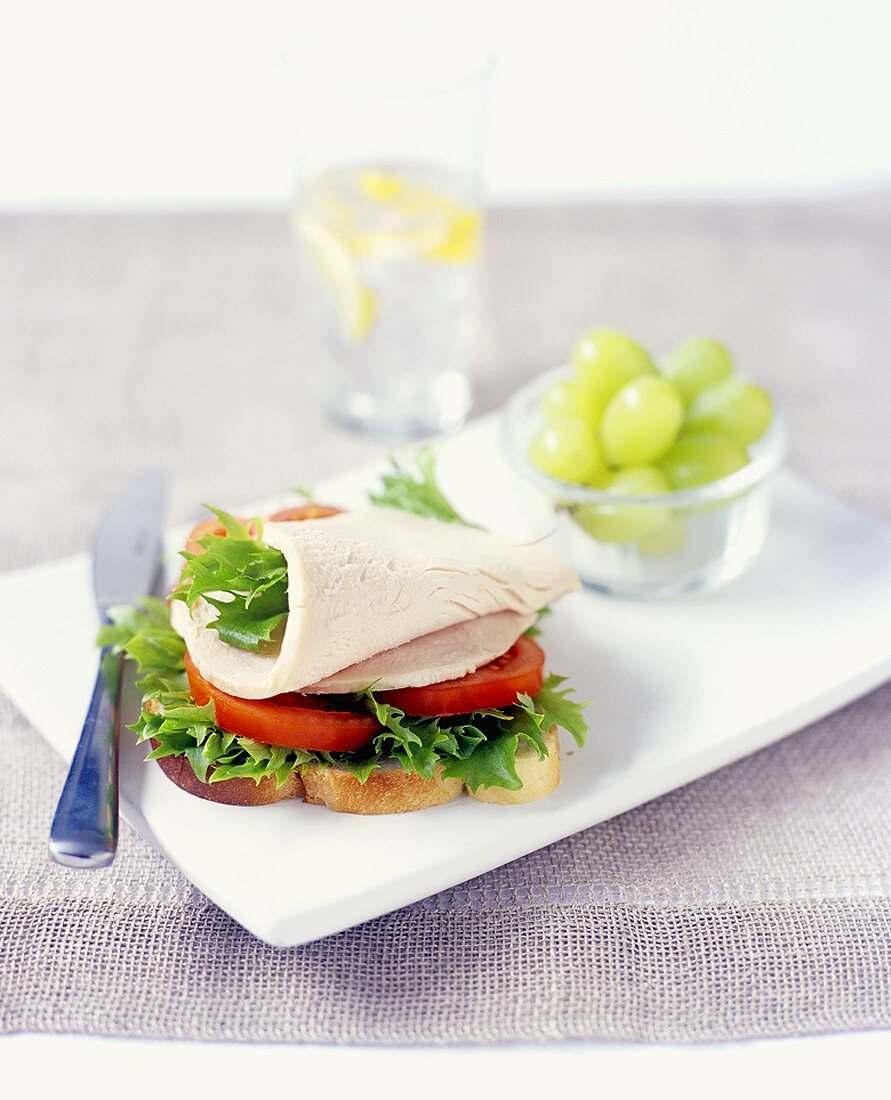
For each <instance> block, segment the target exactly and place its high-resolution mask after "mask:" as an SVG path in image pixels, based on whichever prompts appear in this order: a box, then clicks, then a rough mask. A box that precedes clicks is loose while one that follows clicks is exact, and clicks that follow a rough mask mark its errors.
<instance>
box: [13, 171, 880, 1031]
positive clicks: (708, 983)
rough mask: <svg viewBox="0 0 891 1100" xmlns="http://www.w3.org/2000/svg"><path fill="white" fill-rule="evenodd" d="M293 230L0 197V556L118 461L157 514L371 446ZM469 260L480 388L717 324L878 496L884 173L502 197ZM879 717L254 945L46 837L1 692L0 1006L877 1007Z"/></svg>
mask: <svg viewBox="0 0 891 1100" xmlns="http://www.w3.org/2000/svg"><path fill="white" fill-rule="evenodd" d="M292 249H293V246H292V242H291V241H290V239H289V236H288V229H287V224H286V219H285V218H284V216H275V215H251V214H238V215H231V214H215V215H211V216H201V215H189V216H163V217H133V216H129V217H104V218H103V217H45V216H40V215H30V216H26V217H5V218H0V383H2V392H3V395H4V400H5V402H6V404H5V405H4V406H3V410H2V413H0V415H2V425H3V430H2V432H0V497H2V508H0V568H13V567H16V566H19V565H25V564H28V563H29V562H32V561H35V560H46V559H49V558H54V557H59V556H62V555H64V554H67V553H70V552H73V551H76V550H82V549H84V548H85V546H86V544H87V540H88V538H89V534H90V532H91V530H92V529H93V527H94V525H95V522H96V519H97V518H98V515H99V512H100V510H101V508H102V506H103V505H104V503H105V502H106V500H107V498H108V496H109V495H110V494H111V493H113V492H114V491H115V490H116V489H118V488H119V487H120V486H121V485H122V484H123V482H124V480H125V479H126V478H127V476H129V475H130V474H132V473H134V472H136V471H137V470H139V469H140V468H142V467H144V466H145V465H146V464H147V463H152V464H153V465H163V466H165V467H167V468H168V469H169V470H170V471H171V473H172V474H173V475H174V480H173V483H172V490H173V491H172V500H171V513H170V519H171V521H180V520H185V519H187V518H188V517H189V516H190V515H192V514H194V508H195V502H196V501H200V500H217V501H220V502H223V503H226V502H233V503H237V502H238V501H241V500H251V499H256V498H258V497H261V496H264V495H267V494H268V493H270V492H272V491H276V490H278V489H280V488H282V487H284V486H287V485H291V484H298V483H300V484H306V483H312V482H313V481H314V480H316V479H318V478H320V477H322V476H324V475H325V474H327V473H335V472H337V471H339V470H342V469H346V468H348V467H350V466H352V465H355V464H357V463H358V462H360V461H362V460H364V459H366V458H368V457H370V456H371V455H372V454H373V453H375V452H376V450H377V448H376V447H375V445H374V444H373V443H371V442H370V441H367V440H361V439H358V438H356V437H352V436H348V435H345V434H343V433H339V432H337V431H336V430H334V429H332V428H331V427H330V426H329V425H327V424H325V423H324V421H322V420H321V419H320V418H319V417H318V416H317V415H316V414H315V413H314V411H313V409H312V405H311V402H310V399H309V390H310V381H311V371H310V369H309V367H310V366H311V364H309V363H308V362H307V361H306V360H305V359H304V358H303V357H302V356H301V352H300V343H299V339H298V334H299V326H300V316H299V310H300V303H299V299H298V291H297V288H296V285H295V282H294V278H293V271H292V267H291V264H292ZM487 257H488V258H487V272H486V276H487V278H486V282H485V285H486V308H485V315H484V341H483V347H482V354H481V362H480V370H479V385H478V391H479V394H480V404H479V409H481V410H483V411H484V410H485V409H487V408H491V407H493V406H494V405H495V404H497V403H498V402H499V401H500V400H502V399H503V398H504V396H505V394H506V392H508V391H509V390H510V389H512V388H513V387H514V386H515V385H517V384H519V383H520V382H522V381H523V380H524V379H525V378H527V377H529V376H531V375H532V374H533V373H534V372H536V371H538V370H541V369H543V368H545V367H549V366H552V365H553V364H555V363H557V362H560V361H561V359H563V358H564V357H565V355H566V350H567V344H568V341H569V340H571V339H572V336H573V335H574V334H575V333H577V332H579V331H581V330H582V329H583V328H585V327H587V326H589V325H591V324H592V323H605V324H610V325H616V326H618V327H621V328H627V329H628V330H629V331H632V332H633V333H635V335H638V336H639V337H640V339H642V340H643V341H644V342H645V343H647V344H650V345H651V346H653V347H666V346H669V345H670V344H671V343H672V342H673V341H675V340H677V339H679V338H681V337H683V336H685V335H688V334H689V333H691V332H696V331H703V330H704V331H709V332H714V333H718V334H720V335H722V336H723V337H725V338H726V339H727V340H728V342H729V343H730V344H731V345H732V347H733V348H734V349H735V351H736V352H737V353H738V355H739V356H740V360H741V362H742V363H743V364H744V366H745V367H746V368H747V369H749V370H750V371H751V372H752V373H754V374H756V375H757V376H758V378H759V380H762V381H763V382H764V383H765V384H766V385H767V386H768V387H769V388H770V390H771V392H773V393H774V394H775V395H776V397H777V398H778V399H779V401H780V402H781V403H782V404H783V405H784V407H785V408H786V411H787V413H788V414H789V419H790V423H791V427H792V436H793V443H794V452H793V460H794V464H795V465H796V466H797V467H798V468H799V469H801V470H803V471H804V472H805V473H808V474H809V475H810V476H812V477H813V478H815V479H816V480H817V482H818V483H820V484H823V485H824V486H826V487H827V488H831V489H833V490H834V491H835V492H837V493H838V494H839V495H841V496H843V497H845V498H847V499H849V500H852V501H858V502H859V503H860V504H861V505H862V506H864V507H867V508H871V509H873V510H878V511H879V513H880V514H886V515H887V514H888V506H889V501H891V433H889V432H888V430H887V415H888V408H889V393H891V375H889V374H888V372H887V371H886V370H884V369H882V368H881V367H880V364H882V363H883V362H884V357H885V355H886V351H887V347H888V344H889V339H891V314H889V312H888V310H887V308H886V305H887V301H888V294H889V291H891V263H889V257H891V195H889V194H888V192H887V191H876V192H873V193H871V194H869V193H867V194H862V195H859V196H856V197H854V198H848V199H845V200H843V201H842V200H833V201H829V202H823V203H803V204H773V205H756V204H752V205H747V206H744V207H737V208H735V207H731V206H713V207H704V206H697V207H683V206H672V207H632V206H626V207H614V208H606V207H604V208H593V207H592V208H571V209H553V208H551V209H546V210H514V211H496V212H494V213H493V216H492V218H491V233H490V242H489V245H488V247H487ZM233 394H237V395H238V400H237V401H236V402H233V400H232V396H233ZM261 443H262V445H261ZM47 517H51V519H52V522H51V523H48V522H47ZM48 531H51V539H50V538H48V534H47V532H48ZM815 629H819V622H818V621H815ZM789 659H790V660H794V654H790V655H789ZM889 711H891V688H885V689H883V690H881V691H879V692H876V693H875V694H873V695H872V696H870V697H869V698H867V699H864V700H861V701H860V702H858V703H856V704H854V705H853V706H851V707H849V708H847V709H846V710H845V711H844V712H842V713H840V714H838V715H836V716H834V717H832V718H830V719H828V720H826V721H824V722H822V723H820V724H819V725H818V726H816V727H814V728H813V729H810V730H807V731H805V732H803V733H800V734H798V735H796V736H795V737H793V738H790V739H788V740H787V741H785V742H783V743H782V744H780V745H778V746H775V747H773V748H771V749H769V750H766V751H764V752H762V753H760V754H759V755H757V756H755V757H753V758H751V759H749V760H746V761H743V762H741V763H739V764H737V765H734V766H733V767H730V768H727V769H724V770H723V771H722V772H719V773H717V774H715V775H713V776H710V777H707V778H706V779H703V780H700V781H699V782H697V783H695V784H693V785H691V786H689V787H686V788H684V789H683V790H680V791H677V792H675V793H673V794H670V795H667V796H666V797H664V798H662V799H660V800H658V801H657V802H654V803H651V804H650V805H648V806H645V807H642V808H641V809H638V810H635V811H633V812H632V813H629V814H625V815H624V816H622V817H621V818H618V819H616V820H614V821H611V822H607V823H605V824H604V825H601V826H598V827H597V828H595V829H591V830H588V831H587V832H584V833H580V834H578V835H577V836H575V837H572V838H571V839H569V840H566V841H564V842H562V843H560V844H557V845H554V846H552V847H551V848H548V849H546V850H544V851H542V852H539V853H536V854H534V855H532V856H529V857H527V858H526V859H524V860H521V861H519V862H517V863H514V864H512V865H510V866H509V867H506V868H503V869H501V870H499V871H496V872H493V873H492V874H489V875H486V876H484V877H483V878H482V879H479V880H477V881H476V882H474V883H471V884H467V885H465V886H463V887H460V888H456V889H454V890H450V891H447V892H446V893H444V894H441V895H439V896H437V897H436V898H433V899H430V900H428V901H427V902H424V903H421V904H419V905H416V906H413V907H411V908H409V909H406V910H402V911H400V912H397V913H394V914H391V915H389V916H386V917H382V918H380V919H379V920H376V921H372V922H371V923H369V924H366V925H364V926H362V927H361V928H358V929H354V930H352V931H350V932H346V933H343V934H342V935H339V936H335V937H332V938H330V939H326V940H322V941H320V942H318V943H315V944H311V945H309V946H307V947H301V948H295V949H293V950H290V951H284V952H282V951H276V950H274V949H272V948H269V947H266V946H264V945H263V944H261V943H259V942H258V941H257V940H255V939H253V938H252V937H251V936H249V935H248V934H247V933H245V932H243V931H242V930H241V929H240V928H239V927H238V926H237V925H236V924H234V923H233V922H232V921H231V920H230V919H229V918H228V917H226V916H225V915H224V914H222V913H221V912H220V911H219V910H217V909H216V908H214V907H213V906H212V905H211V904H210V903H208V902H207V900H206V899H204V898H203V897H202V896H201V895H200V894H199V893H198V892H197V891H196V890H195V889H194V888H192V887H191V886H190V885H189V884H188V883H187V882H186V881H185V880H183V879H182V877H181V876H180V875H179V874H178V873H177V872H175V871H174V870H173V869H172V868H171V867H170V866H169V865H168V864H167V863H166V862H165V861H164V860H163V859H162V858H161V857H160V856H158V855H157V854H156V853H154V852H152V851H151V850H150V849H149V848H148V847H147V846H146V845H145V844H144V843H143V842H142V841H141V840H140V839H139V838H138V837H137V836H135V835H134V834H133V833H132V831H131V830H129V829H125V830H124V835H123V838H122V846H121V852H120V858H119V860H118V861H117V863H116V864H115V865H114V866H113V867H112V868H110V869H109V870H107V871H102V872H96V873H92V874H78V873H75V872H68V871H65V870H64V869H62V868H59V867H55V866H51V865H49V864H48V863H47V861H46V858H45V846H46V832H47V828H48V824H49V820H50V817H51V813H52V803H53V800H54V797H55V794H56V792H57V790H58V788H59V785H60V783H61V780H62V771H63V769H62V765H61V763H60V761H59V760H58V759H56V758H55V757H54V756H53V754H52V753H51V752H50V750H49V749H48V748H47V747H46V746H45V745H44V744H43V742H42V741H40V739H39V738H38V737H37V735H36V733H35V732H34V731H33V730H31V729H29V728H28V726H27V725H26V723H25V722H24V721H23V719H22V718H21V717H20V716H18V715H17V714H16V713H15V712H14V711H13V710H12V709H11V708H10V707H9V706H8V704H0V747H2V750H3V762H4V782H3V784H2V786H0V830H2V831H0V840H2V844H0V1029H2V1030H14V1029H18V1028H31V1029H37V1030H46V1031H87V1032H97V1033H108V1034H116V1035H153V1036H161V1035H172V1036H182V1037H192V1038H227V1039H255V1040H260V1039H273V1040H276V1039H278V1040H285V1039H304V1040H323V1041H331V1042H346V1041H379V1042H449V1041H457V1040H461V1041H483V1040H490V1039H514V1038H548V1037H558V1036H590V1035H606V1036H616V1037H629V1038H632V1037H633V1038H650V1039H710V1038H729V1037H743V1036H755V1035H786V1034H797V1033H803V1032H812V1031H821V1030H836V1029H846V1028H863V1027H879V1026H891V957H889V943H891V886H889V878H891V790H889V775H891V767H889V765H891V745H889V741H891V738H889V731H891V716H889ZM288 859H291V860H292V861H293V873H295V874H299V872H300V859H299V838H295V850H294V852H293V853H285V854H283V873H285V872H287V871H288V870H290V868H289V867H288V864H287V860H288Z"/></svg>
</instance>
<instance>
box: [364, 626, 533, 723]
mask: <svg viewBox="0 0 891 1100" xmlns="http://www.w3.org/2000/svg"><path fill="white" fill-rule="evenodd" d="M543 667H544V651H543V650H542V648H541V646H540V645H538V644H537V643H536V642H533V640H532V639H531V638H527V637H526V635H525V634H524V635H523V636H522V637H521V638H519V639H518V640H517V641H516V642H515V643H514V644H513V645H512V646H511V647H510V649H509V650H508V651H507V653H503V654H502V655H501V656H500V657H496V658H495V660H494V661H490V662H489V663H488V664H487V665H483V666H482V668H478V669H477V670H476V672H469V673H468V674H467V675H466V676H462V677H461V678H460V679H458V680H444V681H443V682H442V683H441V684H430V685H429V687H417V688H399V689H398V690H396V691H382V692H380V693H375V694H377V697H378V699H380V701H381V702H382V703H390V704H391V705H392V706H394V707H399V709H400V710H403V711H405V713H406V714H415V715H421V716H424V717H430V718H434V717H444V716H445V715H448V714H469V713H470V712H471V711H473V710H485V709H486V708H487V707H508V706H510V705H511V703H515V702H516V701H517V695H518V694H520V693H521V692H522V693H523V694H524V695H536V694H538V692H539V691H540V690H541V685H542V668H543Z"/></svg>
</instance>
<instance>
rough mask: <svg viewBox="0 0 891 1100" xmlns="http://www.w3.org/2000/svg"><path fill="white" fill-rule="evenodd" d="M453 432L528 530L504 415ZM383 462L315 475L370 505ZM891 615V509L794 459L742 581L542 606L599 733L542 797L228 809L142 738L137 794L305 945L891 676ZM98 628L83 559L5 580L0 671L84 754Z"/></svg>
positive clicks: (35, 714) (256, 908)
mask: <svg viewBox="0 0 891 1100" xmlns="http://www.w3.org/2000/svg"><path fill="white" fill-rule="evenodd" d="M439 451H440V473H441V479H442V482H443V486H444V488H445V490H446V491H447V492H448V493H449V494H450V495H451V496H452V497H453V499H454V501H455V503H456V505H457V506H458V508H459V509H460V510H461V511H462V512H463V513H464V514H466V515H467V516H468V517H469V518H472V519H474V520H477V521H479V522H480V523H483V524H485V525H486V526H489V527H492V528H493V529H495V530H499V531H503V532H505V533H508V534H519V535H522V534H524V533H525V531H524V524H523V516H522V514H521V513H520V511H519V507H518V503H517V501H516V499H515V496H514V489H513V484H512V480H511V475H510V472H509V470H508V469H507V468H506V467H505V465H504V464H503V462H502V460H501V458H500V456H499V454H498V447H497V439H496V431H495V426H494V424H493V422H492V420H484V421H481V422H479V423H477V424H475V425H472V426H471V427H470V428H468V429H466V430H465V431H464V432H462V433H460V434H459V435H457V436H455V437H453V438H452V439H450V440H448V441H446V442H445V443H443V444H442V445H441V447H440V448H439ZM378 469H379V468H378V467H375V468H374V469H371V468H366V469H364V470H361V471H358V472H355V473H353V474H350V475H347V476H345V477H342V478H338V479H336V480H334V481H330V482H327V483H325V484H324V485H321V486H319V487H318V490H317V494H318V496H319V498H320V499H321V500H325V501H329V502H331V503H340V504H344V505H346V506H351V505H355V504H357V503H360V502H361V501H363V500H364V499H365V491H366V490H367V488H368V487H370V486H371V485H373V484H375V482H376V474H377V470H378ZM279 502H280V500H279ZM223 503H224V504H228V503H231V502H223ZM273 503H274V502H273ZM262 507H263V505H259V506H256V508H257V511H260V510H261V508H262ZM173 546H174V542H173V541H172V542H171V547H173ZM889 623H891V528H889V527H887V526H885V525H883V524H880V523H878V522H875V521H872V520H868V519H865V518H863V517H862V516H860V515H858V514H856V513H854V512H852V511H851V510H849V509H848V508H846V507H844V506H842V505H840V504H838V503H836V502H834V501H832V500H830V499H828V498H826V497H824V496H822V495H820V494H818V493H817V492H816V491H814V490H813V489H811V488H810V487H809V486H808V485H806V484H805V483H804V482H803V481H802V480H801V479H799V478H797V477H795V476H794V475H792V474H783V475H781V477H780V478H779V479H778V483H777V495H776V501H775V514H774V521H773V525H772V529H771V533H770V537H769V539H768V543H767V546H766V548H765V550H764V553H763V555H762V557H761V558H760V559H759V561H758V562H757V564H756V565H755V567H754V568H753V569H752V571H751V572H750V573H749V574H748V575H747V576H745V577H743V578H742V579H740V580H739V581H737V582H736V583H735V584H733V585H731V586H730V587H729V588H727V589H726V590H724V591H723V592H720V593H718V594H715V595H711V596H702V597H694V598H688V599H685V600H679V601H674V602H668V603H663V604H647V603H633V602H624V601H618V600H612V599H609V598H607V597H603V596H598V595H595V594H594V593H591V592H582V593H578V594H576V595H573V596H571V597H569V598H567V599H566V600H563V601H561V603H560V604H559V605H558V606H557V608H556V609H555V612H554V614H553V615H551V616H549V617H548V619H546V620H545V630H544V638H543V644H544V646H545V649H546V652H547V655H548V667H549V668H550V669H552V670H553V671H556V672H559V673H561V674H562V675H565V676H568V677H569V678H570V680H571V682H572V684H573V686H574V687H575V689H576V692H577V695H578V697H579V698H581V699H592V700H594V704H593V705H592V707H591V708H590V709H589V711H588V716H589V721H590V724H591V727H592V735H591V738H590V740H589V742H588V745H587V747H586V748H584V749H582V750H576V751H574V752H572V754H571V755H567V756H566V757H565V760H564V769H563V771H564V779H563V783H562V785H561V786H560V788H559V789H558V791H557V792H556V793H555V794H554V795H552V796H551V797H550V798H548V799H546V800H544V801H543V802H540V803H536V804H533V805H531V806H515V807H502V806H492V805H484V804H482V803H479V802H475V801H473V800H471V799H469V798H461V799H458V800H457V801H456V802H453V803H450V804H449V805H447V806H442V807H438V808H436V809H433V810H425V811H423V812H421V813H414V814H406V815H404V816H394V817H371V818H362V817H352V816H349V815H346V814H335V813H331V812H330V811H329V810H327V809H325V808H323V807H318V806H306V805H303V804H302V803H296V802H287V803H279V804H278V805H275V806H268V807H262V808H256V809H242V808H238V807H229V806H220V805H216V804H213V803H208V802H203V801H201V800H199V799H197V798H194V797H192V796H190V795H187V794H184V793H183V792H182V791H180V790H178V789H177V788H176V787H174V786H173V784H172V783H170V782H169V781H168V780H167V779H166V778H165V777H164V776H163V774H162V773H161V771H160V769H159V768H157V767H156V766H154V765H146V764H144V763H143V762H142V756H143V751H142V750H141V749H139V748H138V747H137V746H136V745H135V744H134V743H133V740H132V738H131V737H130V736H129V735H125V743H124V746H123V749H122V805H123V811H124V814H125V816H126V817H127V819H128V820H129V821H130V822H131V824H132V825H134V826H135V827H136V828H137V829H138V830H139V832H141V833H142V834H143V836H145V837H146V838H147V839H148V840H149V841H150V842H151V843H152V844H154V845H155V846H156V847H157V848H158V849H160V850H161V851H162V852H164V853H165V854H166V855H167V857H168V858H169V859H171V860H172V861H173V862H174V863H175V864H176V865H177V866H178V867H179V868H180V869H181V870H182V871H183V873H184V874H185V875H187V876H188V877H189V878H190V879H191V880H192V882H193V883H195V885H196V886H198V887H199V888H200V889H201V890H202V891H203V892H204V893H205V894H207V896H208V897H210V898H211V899H212V900H213V901H214V902H216V904H217V905H219V906H221V907H222V908H223V909H225V910H226V911H227V912H228V913H230V914H231V915H232V916H233V917H234V918H235V919H236V920H237V921H239V922H240V923H241V924H243V925H244V927H245V928H247V929H249V930H250V931H251V932H253V933H254V935H256V936H259V937H260V938H261V939H264V940H266V941H267V942H269V943H271V944H275V945H278V946H291V945H294V944H298V943H305V942H307V941H309V940H312V939H316V938H317V937H319V936H325V935H328V934H330V933H332V932H337V931H339V930H341V929H343V928H348V927H350V926H351V925H354V924H358V923H359V922H361V921H364V920H367V919H369V918H371V917H374V916H377V915H379V914H382V913H386V912H389V911H391V910H393V909H396V908H398V907H399V906H402V905H406V904H408V903H410V902H413V901H416V900H418V899H420V898H423V897H426V896H428V895H429V894H432V893H435V892H436V891H437V890H441V889H444V888H446V887H448V886H452V885H454V884H456V883H458V882H462V881H465V880H466V879H469V878H471V877H473V876H474V875H478V874H481V873H482V872H484V871H487V870H489V869H490V868H492V867H496V866H498V865H500V864H503V863H506V862H508V861H509V860H512V859H515V858H517V857H518V856H522V855H525V854H526V853H528V852H531V851H534V850H535V849H536V848H541V847H543V846H544V845H546V844H550V843H552V842H553V841H555V840H559V839H560V838H561V837H565V836H568V835H569V834H570V833H573V832H576V831H577V830H579V829H584V828H587V827H588V826H590V825H595V824H597V823H598V822H600V821H604V820H606V819H607V818H609V817H612V816H613V815H614V814H618V813H621V812H622V811H624V810H627V809H630V808H631V807H633V806H637V805H640V804H641V803H642V802H646V801H647V800H649V799H651V798H654V797H656V796H657V795H660V794H663V793H664V792H665V791H669V790H671V789H672V788H674V787H677V786H680V785H681V784H683V783H687V782H689V781H690V780H692V779H696V778H697V777H699V776H701V775H704V774H706V773H707V772H710V771H713V770H714V769H715V768H718V767H720V766H721V765H723V764H727V763H729V762H730V761H732V760H736V759H738V758H739V757H741V756H744V755H745V754H747V753H750V752H753V751H754V750H756V749H759V748H761V747H762V746H764V745H767V744H769V743H771V742H773V741H776V740H777V739H779V738H780V737H783V736H784V735H786V734H788V733H790V732H792V731H793V730H796V729H800V728H801V727H802V726H804V725H806V724H807V723H809V722H811V721H814V720H815V719H817V718H820V717H821V716H823V715H824V714H827V713H828V712H830V711H832V710H834V709H836V708H837V707H839V706H842V705H843V704H845V703H847V702H849V701H850V700H852V699H854V698H856V697H857V696H859V695H861V694H863V693H864V692H866V691H869V690H870V689H871V688H873V687H875V686H877V685H878V684H880V683H882V682H883V681H884V680H886V679H887V678H888V677H889V676H891V627H889ZM94 633H95V612H94V608H93V600H92V592H91V585H90V569H89V562H88V559H87V558H86V557H85V556H81V557H77V558H70V559H68V560H66V561H61V562H55V563H52V564H49V565H41V566H37V567H34V568H32V569H26V570H21V571H18V572H16V573H9V574H6V575H5V576H3V577H0V687H2V689H3V690H4V691H5V692H6V693H7V694H8V695H9V696H10V697H11V698H12V699H13V700H14V701H15V702H16V703H17V704H18V706H19V707H20V708H21V709H22V710H23V711H24V713H25V714H26V715H27V716H28V717H29V718H30V720H31V721H32V722H33V724H34V725H35V726H36V728H37V729H38V730H39V731H40V732H41V734H43V736H44V737H45V738H46V739H47V740H48V741H49V742H50V744H51V745H53V747H54V748H56V749H57V750H58V751H59V752H60V753H62V754H63V755H64V756H65V757H66V758H68V757H70V756H71V753H72V752H73V749H74V744H75V741H76V739H77V734H78V732H79V729H80V724H81V720H82V717H83V713H84V711H85V709H86V705H87V697H88V694H89V690H90V687H91V684H92V680H93V675H94V669H95V659H96V658H95V652H94V650H93V636H94ZM131 703H132V700H131ZM564 747H566V746H565V745H564ZM570 747H571V746H570ZM292 859H293V861H294V866H295V867H296V866H297V865H298V862H299V868H300V873H299V874H292V873H291V871H290V869H289V868H290V866H291V861H292Z"/></svg>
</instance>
